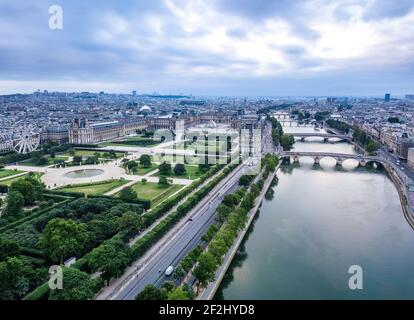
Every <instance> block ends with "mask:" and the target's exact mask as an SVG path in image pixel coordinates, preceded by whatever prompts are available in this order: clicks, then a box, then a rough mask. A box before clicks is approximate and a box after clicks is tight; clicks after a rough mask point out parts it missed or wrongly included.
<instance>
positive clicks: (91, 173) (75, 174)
mask: <svg viewBox="0 0 414 320" xmlns="http://www.w3.org/2000/svg"><path fill="white" fill-rule="evenodd" d="M102 173H104V171H103V170H100V169H81V170H75V171H70V172H68V173H65V177H68V178H74V179H75V178H90V177H95V176H99V175H100V174H102Z"/></svg>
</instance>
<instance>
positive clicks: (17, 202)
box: [4, 191, 24, 217]
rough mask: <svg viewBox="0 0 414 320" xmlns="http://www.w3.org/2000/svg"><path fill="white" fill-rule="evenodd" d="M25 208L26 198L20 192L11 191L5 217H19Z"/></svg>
mask: <svg viewBox="0 0 414 320" xmlns="http://www.w3.org/2000/svg"><path fill="white" fill-rule="evenodd" d="M23 207H24V196H23V195H22V194H21V192H20V191H9V194H8V196H7V207H6V210H5V211H4V215H5V216H14V217H18V216H19V215H20V213H21V212H22V209H23Z"/></svg>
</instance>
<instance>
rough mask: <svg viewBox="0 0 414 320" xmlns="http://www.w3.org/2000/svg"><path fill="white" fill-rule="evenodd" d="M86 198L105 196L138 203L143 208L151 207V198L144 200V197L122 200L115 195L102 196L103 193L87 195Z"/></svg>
mask: <svg viewBox="0 0 414 320" xmlns="http://www.w3.org/2000/svg"><path fill="white" fill-rule="evenodd" d="M88 198H105V199H112V200H113V199H117V200H121V201H123V202H127V203H134V204H139V205H141V206H142V208H143V209H145V210H148V209H149V208H151V200H145V199H134V200H128V201H125V200H122V199H120V198H116V197H112V196H104V195H89V196H88Z"/></svg>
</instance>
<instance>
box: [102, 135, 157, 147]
mask: <svg viewBox="0 0 414 320" xmlns="http://www.w3.org/2000/svg"><path fill="white" fill-rule="evenodd" d="M148 139H150V138H149V137H147V138H146V137H143V136H135V137H128V138H125V139H122V140H118V141H117V140H115V141H108V142H101V143H99V144H98V145H99V146H105V147H111V146H116V147H118V146H122V147H143V148H151V147H154V146H157V145H159V144H160V143H161V141H153V142H152V143H149V144H147V145H139V143H137V144H134V142H139V141H146V140H148ZM123 142H127V143H123Z"/></svg>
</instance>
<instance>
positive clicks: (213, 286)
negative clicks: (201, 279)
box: [197, 161, 282, 300]
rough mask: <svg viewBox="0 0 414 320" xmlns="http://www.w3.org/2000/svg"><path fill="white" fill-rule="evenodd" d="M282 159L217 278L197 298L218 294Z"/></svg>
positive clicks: (225, 259) (224, 260) (251, 211)
mask: <svg viewBox="0 0 414 320" xmlns="http://www.w3.org/2000/svg"><path fill="white" fill-rule="evenodd" d="M281 163H282V162H281V161H279V163H278V165H277V167H276V169H275V171H273V172H272V173H270V174H269V176H268V177H267V179H266V181H265V184H264V186H263V189H262V191H261V193H260V195H259V197H258V198H256V204H255V206H254V207H253V209H251V210H250V212H249V213H248V220H247V223H246V226H245V227H244V229H243V230H242V231H241V232H240V233H239V235H238V236H237V238H236V241H235V242H234V244H233V246H232V247H231V248H230V250H229V251H228V252H227V254H226V255H225V256H224V259H223V263H222V264H221V266H220V267H219V268H218V269H217V271H216V275H215V280H214V281H213V282H210V283H209V284H208V286H207V287H206V288H204V289H203V291H201V292H200V293H199V295H198V296H197V300H212V299H213V298H214V295H215V294H216V292H217V290H218V288H219V287H220V284H221V282H222V280H223V278H224V276H225V275H226V272H227V270H228V268H229V267H230V264H231V262H232V261H233V258H234V256H235V255H236V253H237V251H238V250H239V248H240V245H241V243H242V242H243V239H244V237H245V235H246V233H247V231H248V230H249V228H250V226H251V224H252V222H253V220H254V218H255V216H256V214H257V212H258V211H259V209H260V207H261V205H262V201H263V198H264V197H265V195H266V193H267V191H268V190H269V188H270V187H271V185H272V182H273V179H274V178H275V177H276V175H277V172H278V170H279V168H280V166H281Z"/></svg>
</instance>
